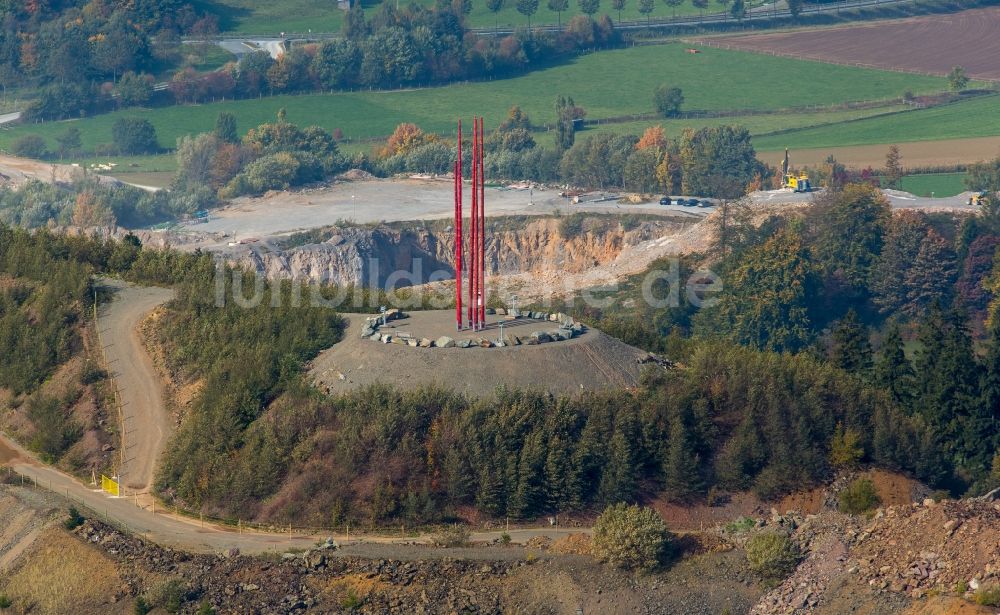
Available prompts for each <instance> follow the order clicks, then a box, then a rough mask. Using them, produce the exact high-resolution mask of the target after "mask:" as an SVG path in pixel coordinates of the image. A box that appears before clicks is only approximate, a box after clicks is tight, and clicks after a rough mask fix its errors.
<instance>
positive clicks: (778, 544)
mask: <svg viewBox="0 0 1000 615" xmlns="http://www.w3.org/2000/svg"><path fill="white" fill-rule="evenodd" d="M746 552H747V562H748V563H749V565H750V570H752V571H753V572H754V573H755V574H757V575H759V576H760V577H761V578H763V579H765V580H768V581H778V580H781V579H784V578H785V577H787V576H788V575H789V574H791V573H792V571H793V570H795V566H797V565H798V562H799V556H800V554H799V548H798V547H797V546H796V545H795V543H794V542H792V539H791V538H789V537H788V536H785V535H784V534H778V533H775V532H764V533H761V534H757V535H756V536H753V537H752V538H750V540H748V541H747V545H746Z"/></svg>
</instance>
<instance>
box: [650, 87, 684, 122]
mask: <svg viewBox="0 0 1000 615" xmlns="http://www.w3.org/2000/svg"><path fill="white" fill-rule="evenodd" d="M653 104H654V105H655V106H656V110H657V111H659V112H660V114H661V115H663V117H675V116H677V115H678V114H680V112H681V105H683V104H684V94H683V92H681V89H680V88H672V87H670V86H668V85H667V84H665V83H662V84H660V85H659V87H657V88H656V90H655V91H654V92H653Z"/></svg>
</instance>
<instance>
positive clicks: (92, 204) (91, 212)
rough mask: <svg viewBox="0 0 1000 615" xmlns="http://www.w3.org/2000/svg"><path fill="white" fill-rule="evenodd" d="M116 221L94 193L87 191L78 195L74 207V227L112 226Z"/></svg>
mask: <svg viewBox="0 0 1000 615" xmlns="http://www.w3.org/2000/svg"><path fill="white" fill-rule="evenodd" d="M114 221H115V217H114V215H112V213H111V212H110V211H109V210H108V208H107V207H105V206H104V205H102V204H101V203H100V202H99V201H98V200H97V197H96V195H94V193H93V192H91V191H89V190H85V191H83V192H81V193H80V194H79V195H77V197H76V204H75V205H74V206H73V226H79V227H94V226H110V225H112V224H114Z"/></svg>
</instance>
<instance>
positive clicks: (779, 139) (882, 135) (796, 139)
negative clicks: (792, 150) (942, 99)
mask: <svg viewBox="0 0 1000 615" xmlns="http://www.w3.org/2000/svg"><path fill="white" fill-rule="evenodd" d="M994 135H1000V96H989V97H983V98H977V99H972V100H966V101H963V102H959V103H954V104H950V105H943V106H940V107H934V108H931V109H917V110H914V111H908V112H906V113H899V114H896V115H890V116H886V117H876V118H870V119H863V120H859V121H856V122H849V123H845V124H838V125H836V126H827V127H821V128H807V129H803V130H796V131H792V132H787V133H784V134H782V135H775V136H766V137H761V139H759V140H758V141H756V142H755V145H756V146H757V149H759V150H762V151H767V150H777V149H780V148H782V147H785V145H784V144H785V143H794V144H795V147H800V148H813V147H838V146H847V145H874V144H878V143H907V142H915V141H937V140H942V139H962V138H968V137H987V136H994Z"/></svg>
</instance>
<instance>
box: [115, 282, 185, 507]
mask: <svg viewBox="0 0 1000 615" xmlns="http://www.w3.org/2000/svg"><path fill="white" fill-rule="evenodd" d="M102 284H103V286H104V287H105V288H108V289H111V290H112V291H113V292H114V295H115V296H114V299H113V300H112V301H111V303H110V304H107V305H104V306H103V307H102V308H101V309H100V310H99V312H98V326H99V327H100V329H101V338H102V341H103V342H104V345H105V356H106V358H107V364H108V368H109V370H110V371H111V372H112V375H113V376H114V378H115V384H116V385H117V388H118V391H119V393H120V395H121V403H122V412H123V414H124V416H125V467H124V469H123V470H122V478H123V481H122V482H123V483H124V484H125V485H126V486H127V487H128V488H129V489H130V490H140V491H148V490H149V487H150V484H151V483H152V482H153V474H154V471H155V469H156V460H157V459H158V458H159V456H160V453H161V452H162V451H163V446H164V445H165V444H166V441H167V437H168V436H169V435H170V431H171V428H172V420H171V417H170V415H169V413H168V412H167V410H166V407H165V405H164V403H163V388H162V386H161V384H160V378H159V376H157V374H156V371H155V370H154V369H153V364H152V362H151V361H150V358H149V355H148V354H147V353H146V350H145V348H143V345H142V340H141V339H140V338H139V333H138V330H137V327H138V325H139V322H140V321H141V320H142V319H143V318H145V317H146V316H147V315H148V314H149V313H150V312H151V311H153V309H154V308H156V307H157V306H159V305H161V304H163V303H166V302H167V301H169V300H170V299H172V298H173V297H174V291H173V290H170V289H166V288H144V287H137V286H132V285H130V284H125V283H123V282H119V281H117V280H103V281H102Z"/></svg>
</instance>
